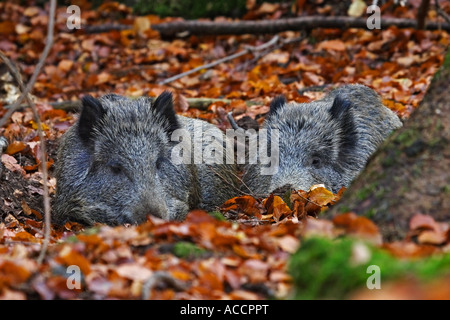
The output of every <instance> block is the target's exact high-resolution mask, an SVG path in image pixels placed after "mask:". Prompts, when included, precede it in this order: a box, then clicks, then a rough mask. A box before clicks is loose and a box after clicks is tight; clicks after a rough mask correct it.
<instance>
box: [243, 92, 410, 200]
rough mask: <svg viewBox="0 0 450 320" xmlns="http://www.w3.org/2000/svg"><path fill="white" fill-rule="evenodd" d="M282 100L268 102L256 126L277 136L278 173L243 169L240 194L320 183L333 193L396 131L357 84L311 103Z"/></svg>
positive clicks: (391, 117) (389, 115) (396, 123)
mask: <svg viewBox="0 0 450 320" xmlns="http://www.w3.org/2000/svg"><path fill="white" fill-rule="evenodd" d="M282 101H283V100H282V99H281V98H276V99H274V101H273V102H272V103H271V105H270V110H271V111H270V112H269V115H268V116H267V117H266V121H265V122H264V124H263V126H262V128H264V129H267V130H268V131H269V132H270V131H272V130H278V131H279V170H278V172H277V173H276V174H274V175H266V176H264V175H261V174H260V172H261V167H262V166H263V165H261V164H257V165H247V166H246V168H245V171H244V175H243V184H242V189H245V191H251V192H253V193H254V194H257V195H261V196H262V195H268V194H269V193H270V192H272V191H273V190H275V189H279V188H283V187H285V186H290V187H292V188H293V189H297V190H298V189H303V190H308V189H309V187H310V186H311V185H314V184H325V186H326V187H327V188H328V189H330V190H332V191H334V192H337V191H338V190H339V189H340V188H341V187H342V186H348V185H349V184H350V183H351V181H352V180H353V179H354V178H355V177H356V176H357V175H358V174H359V173H360V171H361V170H362V169H363V168H364V166H365V165H366V162H367V160H368V159H369V157H370V156H371V154H372V153H373V152H374V151H375V150H376V148H377V147H378V145H379V144H380V143H381V142H382V141H383V140H384V139H385V138H386V137H387V136H388V135H389V134H390V132H391V131H392V130H395V129H397V128H399V127H401V126H402V123H401V121H400V120H399V118H398V117H397V115H395V114H394V113H393V112H392V111H391V110H389V109H388V108H386V107H385V106H383V104H382V103H381V99H380V97H379V95H378V94H377V93H376V92H375V91H374V90H372V89H370V88H368V87H366V86H363V85H346V86H343V87H341V88H338V89H336V90H334V91H332V92H330V93H329V94H328V95H327V96H325V98H324V99H322V100H318V101H314V102H311V103H300V104H296V103H290V104H289V103H283V102H282ZM271 143H273V141H272V142H271ZM248 189H250V190H248Z"/></svg>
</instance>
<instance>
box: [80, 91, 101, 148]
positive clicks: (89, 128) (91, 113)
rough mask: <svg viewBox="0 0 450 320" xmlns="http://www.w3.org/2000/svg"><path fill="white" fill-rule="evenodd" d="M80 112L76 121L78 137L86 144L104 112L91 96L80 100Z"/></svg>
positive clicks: (98, 102)
mask: <svg viewBox="0 0 450 320" xmlns="http://www.w3.org/2000/svg"><path fill="white" fill-rule="evenodd" d="M81 102H82V110H81V115H80V118H79V120H78V135H79V136H80V138H81V140H82V141H83V142H85V143H88V142H89V140H90V139H91V137H92V134H93V132H94V127H95V126H96V125H97V123H98V122H99V121H100V120H101V119H102V118H103V116H104V115H105V113H106V111H105V109H104V108H103V106H102V104H101V103H100V101H98V100H97V99H95V98H93V97H92V96H89V95H88V96H85V97H83V98H82V99H81Z"/></svg>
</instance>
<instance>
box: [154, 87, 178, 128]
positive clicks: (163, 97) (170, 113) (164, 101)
mask: <svg viewBox="0 0 450 320" xmlns="http://www.w3.org/2000/svg"><path fill="white" fill-rule="evenodd" d="M153 108H154V109H155V110H156V111H157V112H158V113H159V114H161V115H162V116H163V117H164V118H165V119H166V120H167V121H168V123H169V127H168V128H167V133H172V132H173V131H174V130H175V129H178V128H180V124H179V123H178V120H177V115H176V113H175V110H174V109H173V97H172V93H171V92H169V91H164V92H163V93H161V94H160V95H159V96H158V98H156V100H155V102H154V103H153Z"/></svg>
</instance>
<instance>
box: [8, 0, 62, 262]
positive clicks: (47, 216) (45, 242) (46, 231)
mask: <svg viewBox="0 0 450 320" xmlns="http://www.w3.org/2000/svg"><path fill="white" fill-rule="evenodd" d="M55 10H56V0H51V1H50V10H49V19H48V30H47V38H46V44H45V47H44V50H43V52H42V54H41V57H40V59H39V62H38V64H37V65H36V68H35V69H34V72H33V74H32V76H31V78H30V81H29V82H28V84H27V86H26V87H25V86H24V84H23V81H22V78H21V76H20V74H19V72H18V71H17V68H15V67H14V65H13V64H12V62H11V61H9V59H8V58H7V57H6V56H5V55H4V54H3V53H2V52H0V54H1V55H0V57H1V58H2V60H3V61H4V62H5V64H6V65H7V67H8V69H9V70H10V72H11V74H12V75H13V76H14V78H15V80H16V81H17V83H18V84H19V87H20V89H21V91H22V94H21V96H20V97H19V98H18V99H17V100H16V102H15V103H14V104H13V105H12V106H11V108H10V109H8V112H7V113H6V114H5V115H4V116H3V118H2V119H1V120H0V127H2V126H3V125H4V124H5V123H6V121H7V120H8V119H9V117H10V116H11V115H12V114H13V113H14V111H16V109H17V108H18V107H19V106H20V104H21V103H22V101H23V100H24V99H25V100H26V101H27V103H28V105H29V106H30V108H31V109H32V111H33V115H34V118H35V121H36V124H37V126H38V135H39V140H40V143H41V145H40V147H41V155H40V159H39V160H40V162H41V171H42V180H43V198H44V215H45V216H44V240H43V243H42V247H41V252H40V253H39V257H38V259H37V262H38V264H41V263H42V261H43V259H44V257H45V254H46V252H47V247H48V244H49V241H50V221H51V219H50V197H49V191H48V185H47V180H48V172H47V150H46V146H45V140H44V133H43V129H42V123H41V120H40V118H39V114H38V112H37V109H36V106H35V105H34V103H33V101H32V100H31V97H30V92H31V90H32V88H33V86H34V84H35V82H36V79H37V76H38V75H39V72H40V70H41V69H42V67H43V65H44V63H45V60H46V59H47V56H48V53H49V52H50V49H51V47H52V44H53V29H54V20H55Z"/></svg>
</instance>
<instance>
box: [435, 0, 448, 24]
mask: <svg viewBox="0 0 450 320" xmlns="http://www.w3.org/2000/svg"><path fill="white" fill-rule="evenodd" d="M434 3H435V7H436V11H437V13H438V14H439V15H440V16H441V17H442V18H444V20H445V21H447V23H448V24H450V17H449V16H448V15H447V13H446V12H445V11H444V10H442V8H441V5H440V4H439V0H436V1H435V2H434Z"/></svg>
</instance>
